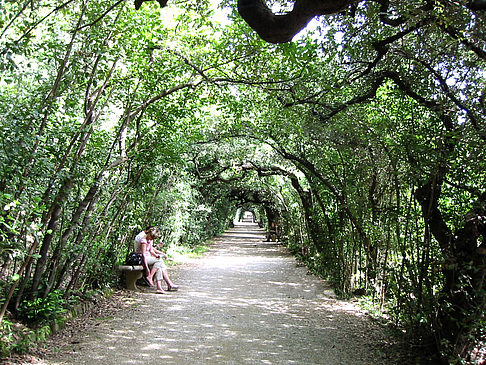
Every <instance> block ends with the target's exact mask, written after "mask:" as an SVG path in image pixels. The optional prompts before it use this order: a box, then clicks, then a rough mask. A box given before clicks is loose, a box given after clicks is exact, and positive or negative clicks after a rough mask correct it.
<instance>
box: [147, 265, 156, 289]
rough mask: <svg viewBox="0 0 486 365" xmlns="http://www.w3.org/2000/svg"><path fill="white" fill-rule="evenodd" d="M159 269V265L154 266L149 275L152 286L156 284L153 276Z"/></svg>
mask: <svg viewBox="0 0 486 365" xmlns="http://www.w3.org/2000/svg"><path fill="white" fill-rule="evenodd" d="M157 269H158V268H157V267H155V266H152V270H151V271H150V273H149V274H148V275H147V281H148V282H149V284H150V286H154V281H153V277H154V275H155V273H156V272H157Z"/></svg>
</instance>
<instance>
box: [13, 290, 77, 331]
mask: <svg viewBox="0 0 486 365" xmlns="http://www.w3.org/2000/svg"><path fill="white" fill-rule="evenodd" d="M66 305H67V300H66V299H65V298H64V297H63V293H62V292H60V291H52V292H50V293H49V294H48V295H47V297H46V298H37V299H34V300H30V301H26V302H23V303H22V305H21V306H20V308H19V314H20V316H21V317H23V318H24V320H25V321H26V322H28V323H33V324H39V323H42V322H45V321H48V320H53V319H56V318H58V317H59V316H60V315H62V314H63V313H65V312H66V308H65V307H66Z"/></svg>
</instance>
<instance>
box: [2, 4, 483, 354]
mask: <svg viewBox="0 0 486 365" xmlns="http://www.w3.org/2000/svg"><path fill="white" fill-rule="evenodd" d="M485 3H486V2H485V1H483V0H470V1H467V0H463V1H446V0H434V1H428V0H413V1H402V0H397V1H388V0H362V1H355V0H335V1H331V0H295V1H265V0H238V1H232V2H231V1H221V2H218V5H219V7H217V6H216V2H214V1H196V0H189V1H183V2H181V1H170V0H169V1H166V0H158V1H157V2H156V3H154V2H153V1H145V0H136V1H135V2H133V1H130V2H126V1H120V0H113V1H96V0H92V1H80V0H68V1H64V2H56V1H54V2H52V1H48V2H41V1H38V0H33V1H24V2H18V1H5V2H2V3H1V5H0V7H1V9H0V10H1V11H0V41H1V49H0V71H1V74H2V77H1V78H0V86H1V87H0V98H1V99H0V100H1V102H0V121H1V122H0V124H1V125H0V137H1V139H0V142H1V147H2V153H1V154H0V204H1V205H0V207H1V209H0V260H1V261H0V290H1V292H2V295H3V296H2V298H5V300H4V301H2V302H1V303H2V309H1V312H0V321H2V320H4V319H5V318H13V319H15V320H18V321H25V322H29V321H31V322H35V321H37V320H44V319H46V318H49V317H50V316H51V315H53V313H52V311H54V314H55V313H57V312H56V310H58V309H60V308H61V307H62V306H63V305H64V304H65V302H66V300H67V299H66V298H68V297H69V296H70V295H73V293H74V295H78V294H79V293H81V294H84V291H88V290H99V289H100V288H105V287H109V286H115V285H117V284H119V275H118V272H117V271H116V270H115V269H114V268H115V267H117V265H118V264H120V262H121V261H123V260H124V256H125V255H126V254H127V253H128V252H129V251H130V250H132V248H133V237H134V236H135V235H136V234H137V233H138V232H139V231H140V230H141V229H143V228H145V227H147V226H149V225H157V226H159V227H160V229H161V231H162V232H163V237H162V238H163V243H164V244H165V245H166V248H167V251H168V252H169V253H171V254H172V253H173V254H174V255H176V254H179V253H180V252H192V251H191V250H195V249H196V248H197V247H198V245H201V244H203V243H205V242H206V241H208V240H210V239H212V238H213V237H215V236H217V235H219V234H221V233H222V232H223V231H224V230H225V229H226V228H227V227H228V225H229V224H230V223H231V220H232V219H233V218H234V214H235V212H236V211H237V210H238V209H239V208H241V210H249V211H253V212H255V216H257V217H258V220H259V221H261V222H260V223H262V224H263V226H264V227H265V229H267V230H270V229H272V225H273V224H276V225H278V226H279V227H280V228H279V229H281V232H282V235H281V238H282V241H283V242H284V244H285V245H286V246H287V247H288V248H289V250H290V251H292V252H293V253H295V254H296V255H298V256H299V259H300V260H302V262H304V263H305V264H306V265H307V266H308V268H309V269H310V270H311V271H312V272H314V273H316V274H317V275H320V276H321V277H323V278H326V279H328V280H329V281H330V282H331V283H332V285H333V287H334V288H335V290H336V292H337V293H338V294H339V295H342V296H350V295H352V294H353V292H355V291H356V290H358V291H359V292H360V293H362V294H363V295H365V298H366V300H368V302H369V303H371V304H372V305H373V308H375V309H376V312H377V313H382V314H383V315H384V316H386V318H388V319H389V320H390V321H391V322H393V323H394V325H396V326H398V327H400V328H401V329H403V330H404V331H405V332H406V333H407V334H408V335H409V336H410V338H411V339H412V340H413V341H415V343H418V344H420V345H422V344H424V343H427V344H428V345H430V347H431V348H433V350H432V351H433V352H435V353H437V354H438V358H441V359H442V360H444V359H446V360H445V361H447V360H448V359H461V360H458V361H463V360H464V361H469V360H470V359H471V356H472V355H471V353H472V351H473V350H474V349H475V348H479V347H481V346H485V343H486V338H485V335H484V334H485V330H484V320H485V317H484V314H485V313H486V311H485V309H486V281H485V280H484V279H485V278H486V218H485V217H486V191H485V187H486V165H485V161H486V156H485V151H486V148H485V147H486V146H485V144H486V125H485V121H486V89H485V87H484V85H485V84H486V80H485V77H486V72H485V61H486V39H485V37H484V34H486V17H485V8H486V5H485ZM134 7H135V8H136V9H138V10H135V9H134ZM311 20H312V22H311ZM291 40H293V41H292V42H291ZM37 324H38V323H37ZM37 324H36V325H37ZM13 337H15V336H13ZM13 337H12V336H11V337H9V338H13ZM471 361H472V360H471Z"/></svg>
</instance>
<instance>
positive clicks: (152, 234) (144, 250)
mask: <svg viewBox="0 0 486 365" xmlns="http://www.w3.org/2000/svg"><path fill="white" fill-rule="evenodd" d="M159 237H160V231H159V229H158V228H157V227H148V228H147V229H145V230H144V231H142V232H140V233H139V234H137V236H136V237H135V243H134V249H135V252H137V253H140V254H142V261H143V262H142V265H143V267H144V269H145V270H146V278H147V281H148V282H149V284H150V286H154V282H153V278H154V275H155V281H156V286H157V293H159V294H164V293H165V292H166V291H165V290H164V289H163V288H162V279H163V280H165V282H166V283H167V290H168V291H175V290H178V289H179V287H178V286H176V285H174V283H172V281H171V280H170V278H169V274H168V272H167V266H166V265H165V263H164V260H162V256H164V257H165V258H166V259H167V258H168V256H167V254H165V253H164V252H162V251H160V250H157V249H156V248H155V247H154V246H153V242H154V240H155V239H157V238H159ZM150 266H152V268H151V269H150Z"/></svg>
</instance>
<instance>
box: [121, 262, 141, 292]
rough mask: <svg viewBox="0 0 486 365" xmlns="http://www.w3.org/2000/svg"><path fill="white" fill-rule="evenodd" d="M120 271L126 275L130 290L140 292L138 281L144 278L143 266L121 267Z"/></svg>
mask: <svg viewBox="0 0 486 365" xmlns="http://www.w3.org/2000/svg"><path fill="white" fill-rule="evenodd" d="M118 270H120V271H122V272H124V273H125V283H126V286H127V289H128V290H138V288H137V280H138V279H141V278H142V274H143V266H142V265H120V266H118Z"/></svg>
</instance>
